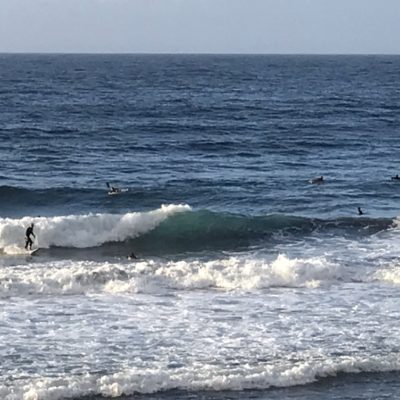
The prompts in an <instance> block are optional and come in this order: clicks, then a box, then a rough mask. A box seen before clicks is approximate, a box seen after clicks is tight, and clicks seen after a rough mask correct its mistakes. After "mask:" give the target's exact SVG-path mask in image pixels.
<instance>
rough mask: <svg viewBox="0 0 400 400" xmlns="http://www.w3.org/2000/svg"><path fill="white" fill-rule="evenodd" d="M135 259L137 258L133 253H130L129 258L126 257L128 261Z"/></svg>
mask: <svg viewBox="0 0 400 400" xmlns="http://www.w3.org/2000/svg"><path fill="white" fill-rule="evenodd" d="M136 259H137V257H136V255H135V253H134V252H133V251H132V253H131V254H129V256H128V260H136Z"/></svg>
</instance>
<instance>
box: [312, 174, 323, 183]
mask: <svg viewBox="0 0 400 400" xmlns="http://www.w3.org/2000/svg"><path fill="white" fill-rule="evenodd" d="M323 181H324V177H323V176H322V175H321V176H319V177H318V178H313V179H310V181H309V182H310V183H322V182H323Z"/></svg>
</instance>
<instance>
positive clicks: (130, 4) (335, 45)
mask: <svg viewBox="0 0 400 400" xmlns="http://www.w3.org/2000/svg"><path fill="white" fill-rule="evenodd" d="M0 52H40V53H43V52H46V53H47V52H50V53H54V52H55V53H71V52H72V53H266V54H299V53H300V54H400V0H0Z"/></svg>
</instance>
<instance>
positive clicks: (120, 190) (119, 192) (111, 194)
mask: <svg viewBox="0 0 400 400" xmlns="http://www.w3.org/2000/svg"><path fill="white" fill-rule="evenodd" d="M127 191H128V189H117V190H115V191H109V192H107V193H108V194H109V196H114V195H116V194H121V193H125V192H127Z"/></svg>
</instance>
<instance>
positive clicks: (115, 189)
mask: <svg viewBox="0 0 400 400" xmlns="http://www.w3.org/2000/svg"><path fill="white" fill-rule="evenodd" d="M106 185H107V187H108V189H109V192H108V193H120V192H121V189H119V188H117V187H115V186H111V185H110V183H109V182H107V183H106Z"/></svg>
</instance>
